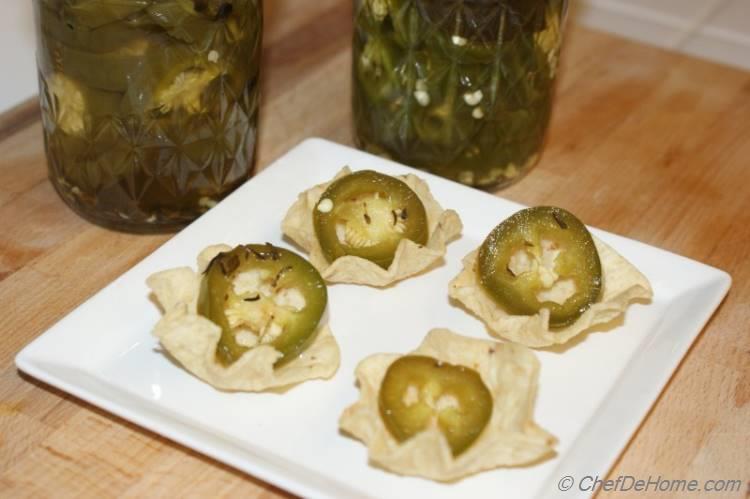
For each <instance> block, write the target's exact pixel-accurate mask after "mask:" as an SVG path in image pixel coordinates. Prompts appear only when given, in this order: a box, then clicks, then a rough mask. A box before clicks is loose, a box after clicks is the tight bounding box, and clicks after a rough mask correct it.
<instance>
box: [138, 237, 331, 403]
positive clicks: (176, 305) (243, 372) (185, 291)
mask: <svg viewBox="0 0 750 499" xmlns="http://www.w3.org/2000/svg"><path fill="white" fill-rule="evenodd" d="M231 249H232V248H231V247H229V246H226V245H216V246H210V247H208V248H206V249H205V250H203V251H202V252H201V254H200V255H199V256H198V272H195V271H193V270H192V269H191V268H189V267H180V268H176V269H169V270H164V271H162V272H157V273H156V274H153V275H151V276H149V277H148V279H147V280H146V283H147V284H148V286H149V287H150V288H151V290H152V291H153V293H154V295H155V296H156V299H157V300H158V302H159V304H160V305H161V306H162V307H163V309H164V316H163V317H162V318H161V319H160V320H159V322H158V323H157V324H156V327H155V328H154V335H155V336H156V337H157V338H159V341H160V342H161V344H162V346H163V347H164V349H165V350H166V351H167V352H168V353H169V354H170V355H171V356H172V357H174V358H175V359H176V360H177V361H178V362H179V363H180V364H182V366H183V367H184V368H185V369H187V370H188V371H190V372H191V373H193V374H194V375H195V376H197V377H198V378H200V379H202V380H203V381H205V382H206V383H209V384H210V385H212V386H214V387H215V388H218V389H221V390H232V391H250V392H257V391H263V390H268V389H272V388H281V387H286V386H289V385H293V384H297V383H301V382H302V381H306V380H309V379H315V378H326V379H327V378H330V377H331V376H333V374H334V373H335V372H336V370H337V369H338V366H339V347H338V344H337V343H336V340H335V339H334V337H333V334H332V333H331V330H330V329H329V328H328V326H322V327H321V328H320V329H319V330H318V332H317V333H316V336H315V339H314V340H313V342H312V343H311V344H310V346H309V347H308V348H307V349H306V350H305V351H304V352H302V354H301V355H300V356H299V357H297V358H296V359H294V360H292V361H290V362H288V363H287V364H286V365H284V366H282V367H280V368H278V369H274V367H273V364H274V363H275V362H276V360H277V359H278V358H280V357H281V356H282V354H281V352H279V351H277V350H276V349H274V348H273V347H272V346H271V345H260V346H257V347H254V348H251V349H250V350H248V351H247V352H245V353H244V354H243V355H242V356H241V357H240V358H239V359H237V361H236V362H234V363H233V364H231V365H230V366H227V367H225V366H222V365H221V364H219V363H218V362H217V361H216V346H217V344H218V343H219V338H220V337H221V328H220V327H219V326H217V325H216V324H214V323H213V322H211V321H210V320H208V319H207V318H205V317H203V316H201V315H198V313H197V311H196V309H197V301H198V293H199V290H200V282H201V273H202V272H203V271H204V270H205V269H206V267H207V266H208V264H209V262H210V261H211V260H212V259H213V257H214V256H216V255H217V254H219V253H221V252H222V251H229V250H231Z"/></svg>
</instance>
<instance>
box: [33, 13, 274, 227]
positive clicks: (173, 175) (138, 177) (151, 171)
mask: <svg viewBox="0 0 750 499" xmlns="http://www.w3.org/2000/svg"><path fill="white" fill-rule="evenodd" d="M33 2H34V9H35V16H36V28H37V63H38V68H39V93H40V101H41V109H42V123H43V129H44V141H45V148H46V152H47V161H48V165H49V176H50V179H51V181H52V184H53V185H54V187H55V189H56V190H57V191H58V193H59V194H60V196H61V197H62V198H63V199H64V200H65V202H66V203H67V204H68V205H70V206H71V207H72V208H73V209H74V210H75V211H77V212H78V213H79V214H80V215H82V216H84V217H85V218H87V219H89V220H92V221H94V222H96V223H99V224H102V225H105V226H108V227H112V228H117V229H123V230H129V231H136V232H153V231H162V230H168V229H173V228H175V227H180V226H183V225H185V224H187V223H188V222H190V221H191V220H193V219H194V218H196V217H197V216H199V215H200V214H201V213H203V212H204V211H206V210H207V209H209V208H210V207H212V206H213V205H215V204H216V203H217V202H218V201H219V200H221V199H222V198H223V197H224V196H226V195H227V194H228V193H229V192H231V191H232V190H233V189H235V188H236V187H237V186H239V185H240V184H241V183H242V182H244V181H245V180H246V179H247V178H248V177H249V176H250V174H251V172H252V163H253V156H254V151H255V141H256V134H257V120H258V74H259V62H260V50H261V34H262V5H261V1H260V0H33Z"/></svg>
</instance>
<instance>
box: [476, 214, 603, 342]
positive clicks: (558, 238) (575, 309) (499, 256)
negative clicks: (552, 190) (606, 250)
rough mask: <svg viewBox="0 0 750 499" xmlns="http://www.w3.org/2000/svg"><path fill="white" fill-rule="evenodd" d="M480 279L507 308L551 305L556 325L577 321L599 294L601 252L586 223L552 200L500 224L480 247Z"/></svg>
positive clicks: (519, 310)
mask: <svg viewBox="0 0 750 499" xmlns="http://www.w3.org/2000/svg"><path fill="white" fill-rule="evenodd" d="M477 270H478V272H479V279H480V283H481V284H482V286H483V287H484V289H485V290H486V291H487V292H488V293H489V294H490V296H491V297H492V298H493V299H494V300H495V301H496V302H497V303H498V304H499V305H501V306H502V307H503V308H505V310H506V311H508V312H509V313H512V314H517V315H534V314H536V313H537V312H539V311H540V310H541V309H543V308H546V309H548V310H549V312H550V318H549V325H550V327H564V326H568V325H570V324H571V323H573V322H574V321H575V320H576V319H578V317H580V316H581V314H583V313H584V312H585V311H586V310H587V309H588V308H589V307H590V306H591V304H593V303H594V302H595V301H596V300H597V299H598V298H599V294H600V292H601V287H602V268H601V262H600V261H599V253H598V252H597V250H596V245H595V244H594V240H593V239H592V238H591V234H590V233H589V231H588V229H586V226H585V225H583V223H582V222H581V221H580V220H578V219H577V218H576V217H575V216H574V215H573V214H571V213H570V212H568V211H566V210H563V209H562V208H556V207H551V206H537V207H534V208H527V209H525V210H521V211H519V212H517V213H515V214H514V215H512V216H511V217H509V218H508V219H506V220H505V221H503V222H502V223H500V224H499V225H498V226H497V227H495V228H494V229H493V230H492V232H490V234H489V236H487V239H485V241H484V243H483V244H482V246H481V247H480V248H479V257H478V269H477Z"/></svg>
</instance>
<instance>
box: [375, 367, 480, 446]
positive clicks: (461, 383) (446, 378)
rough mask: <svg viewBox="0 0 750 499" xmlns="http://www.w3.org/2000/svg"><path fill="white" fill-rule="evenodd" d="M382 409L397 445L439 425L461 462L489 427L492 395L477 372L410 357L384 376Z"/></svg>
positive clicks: (380, 407)
mask: <svg viewBox="0 0 750 499" xmlns="http://www.w3.org/2000/svg"><path fill="white" fill-rule="evenodd" d="M378 405H379V410H380V417H381V418H382V419H383V422H384V423H385V426H386V428H388V431H389V432H390V434H391V435H393V437H394V438H395V439H396V440H398V441H399V442H404V441H406V440H408V439H410V438H411V437H413V436H414V435H416V434H417V433H420V432H422V431H424V430H426V429H427V428H429V427H430V426H431V425H432V424H435V423H437V426H438V428H440V431H441V432H442V433H443V435H445V438H446V439H447V440H448V444H449V445H450V448H451V452H452V453H453V455H454V456H458V455H459V454H461V453H462V452H464V451H465V450H466V449H468V448H469V447H470V446H471V444H472V443H474V441H475V440H476V439H477V438H478V437H479V435H480V434H481V433H482V430H483V429H484V427H485V426H487V423H488V422H489V420H490V416H491V415H492V394H490V391H489V389H488V388H487V386H486V385H485V384H484V382H483V381H482V378H481V376H479V373H477V372H476V371H474V370H473V369H469V368H468V367H464V366H460V365H454V364H448V363H446V362H441V361H439V360H437V359H434V358H432V357H427V356H423V355H406V356H404V357H401V358H399V359H398V360H396V361H395V362H393V364H391V365H390V367H389V368H388V370H387V371H386V373H385V377H384V378H383V382H382V384H381V385H380V395H379V399H378Z"/></svg>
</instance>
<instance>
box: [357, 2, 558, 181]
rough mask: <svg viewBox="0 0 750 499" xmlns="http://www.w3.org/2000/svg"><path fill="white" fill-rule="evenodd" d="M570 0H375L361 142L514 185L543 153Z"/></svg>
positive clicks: (367, 40) (363, 54)
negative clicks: (566, 12)
mask: <svg viewBox="0 0 750 499" xmlns="http://www.w3.org/2000/svg"><path fill="white" fill-rule="evenodd" d="M565 7H566V2H565V0H463V1H459V0H364V1H362V2H360V4H359V6H358V8H357V10H356V19H355V32H354V47H353V49H354V50H353V64H352V71H353V80H354V88H353V111H354V121H355V126H356V137H357V140H358V142H359V145H360V146H361V147H363V148H365V149H367V150H370V151H372V152H375V153H378V154H381V155H385V156H389V157H392V158H393V159H395V160H397V161H400V162H403V163H406V164H409V165H412V166H416V167H418V168H422V169H425V170H428V171H431V172H433V173H437V174H439V175H442V176H444V177H447V178H450V179H453V180H457V181H459V182H462V183H465V184H468V185H473V186H479V187H485V188H488V187H495V186H498V185H503V184H508V183H510V182H512V181H513V180H515V179H517V178H518V177H519V176H520V175H521V174H523V173H524V172H525V171H527V170H528V169H529V168H531V166H533V165H534V163H535V162H536V161H537V160H538V158H539V153H540V150H541V147H542V143H543V140H544V136H545V132H546V129H547V125H548V122H549V116H550V110H551V106H552V93H553V84H554V79H555V73H556V70H557V62H558V55H559V50H560V42H561V23H562V19H563V17H564V14H565Z"/></svg>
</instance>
